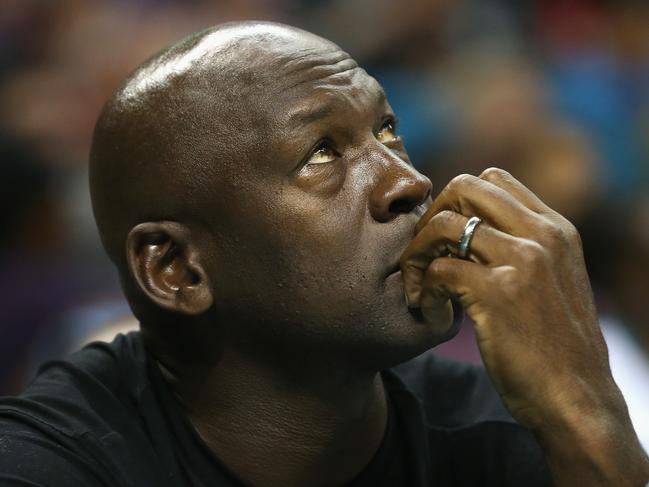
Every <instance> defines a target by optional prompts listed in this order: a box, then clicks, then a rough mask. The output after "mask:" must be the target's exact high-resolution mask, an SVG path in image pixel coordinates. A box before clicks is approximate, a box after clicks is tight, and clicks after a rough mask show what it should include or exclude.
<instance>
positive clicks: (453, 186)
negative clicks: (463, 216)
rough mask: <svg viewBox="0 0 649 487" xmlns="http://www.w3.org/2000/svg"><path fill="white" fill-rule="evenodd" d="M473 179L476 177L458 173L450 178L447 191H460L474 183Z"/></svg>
mask: <svg viewBox="0 0 649 487" xmlns="http://www.w3.org/2000/svg"><path fill="white" fill-rule="evenodd" d="M475 179H476V177H475V176H472V175H471V174H460V175H458V176H455V177H454V178H453V179H451V181H450V182H449V183H448V185H447V188H448V190H449V191H452V192H455V193H458V192H462V191H463V189H464V188H467V187H470V186H471V185H472V184H473V183H474V181H475Z"/></svg>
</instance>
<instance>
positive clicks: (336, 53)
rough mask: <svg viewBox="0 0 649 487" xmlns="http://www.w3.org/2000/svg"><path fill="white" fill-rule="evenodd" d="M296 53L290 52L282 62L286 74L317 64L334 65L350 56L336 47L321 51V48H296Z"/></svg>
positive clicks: (289, 74)
mask: <svg viewBox="0 0 649 487" xmlns="http://www.w3.org/2000/svg"><path fill="white" fill-rule="evenodd" d="M298 53H299V54H296V53H291V57H290V59H287V60H285V61H284V62H283V64H284V66H283V67H284V68H285V70H286V71H285V75H286V76H291V75H294V74H297V73H299V72H300V71H303V70H305V69H310V68H314V67H317V66H328V65H334V64H337V63H339V62H341V61H344V60H345V59H350V58H351V56H350V55H349V54H347V53H346V52H345V51H342V50H341V49H339V48H338V47H334V48H333V49H332V50H330V51H323V50H322V48H304V49H300V50H298Z"/></svg>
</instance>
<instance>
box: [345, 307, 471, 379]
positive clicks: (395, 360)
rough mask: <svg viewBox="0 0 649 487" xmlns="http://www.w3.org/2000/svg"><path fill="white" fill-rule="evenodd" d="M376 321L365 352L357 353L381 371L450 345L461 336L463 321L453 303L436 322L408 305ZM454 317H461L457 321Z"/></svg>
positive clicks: (437, 317)
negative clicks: (441, 344) (459, 333)
mask: <svg viewBox="0 0 649 487" xmlns="http://www.w3.org/2000/svg"><path fill="white" fill-rule="evenodd" d="M383 311H384V314H383V316H381V317H376V320H375V321H374V325H373V326H371V327H370V329H369V330H367V331H368V332H369V334H370V335H371V336H366V337H365V338H366V340H367V341H366V342H365V344H364V347H363V348H364V350H362V351H360V350H359V351H357V353H359V354H361V356H364V357H366V358H367V359H369V362H370V364H371V366H372V368H374V369H377V370H382V369H387V368H390V367H394V366H395V365H398V364H400V363H403V362H407V361H408V360H411V359H413V358H415V357H417V356H419V355H421V354H422V353H424V352H426V351H427V350H430V349H432V348H434V347H435V346H437V345H439V344H440V343H443V342H446V341H448V340H450V339H452V338H453V337H454V336H455V335H457V333H458V331H459V329H460V323H461V318H462V313H461V311H460V312H459V313H454V312H453V307H452V306H451V303H450V302H449V303H448V306H447V307H444V308H443V309H440V312H439V313H438V315H437V316H435V317H434V318H436V319H435V320H434V321H433V320H431V319H430V318H431V316H427V317H426V318H424V316H423V314H422V313H421V311H420V310H418V309H414V310H411V309H408V308H407V307H406V306H405V302H404V303H402V305H400V306H398V307H397V308H396V309H395V308H392V309H390V308H389V307H388V308H384V310H383ZM454 316H455V317H457V318H456V319H454Z"/></svg>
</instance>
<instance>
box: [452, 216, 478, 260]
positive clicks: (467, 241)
mask: <svg viewBox="0 0 649 487" xmlns="http://www.w3.org/2000/svg"><path fill="white" fill-rule="evenodd" d="M480 223H482V218H479V217H477V216H472V217H471V218H469V219H468V221H467V222H466V225H464V231H463V232H462V236H461V237H460V239H459V240H458V243H457V256H458V257H459V258H460V259H465V260H466V259H469V254H470V253H471V239H472V238H473V233H474V232H475V229H476V227H477V226H478V225H479V224H480Z"/></svg>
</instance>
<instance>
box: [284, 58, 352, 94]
mask: <svg viewBox="0 0 649 487" xmlns="http://www.w3.org/2000/svg"><path fill="white" fill-rule="evenodd" d="M355 70H361V71H364V70H362V68H359V67H358V64H356V61H354V60H353V59H351V58H346V59H343V60H341V61H338V62H336V63H332V64H327V65H322V64H319V65H317V66H314V67H312V68H309V69H308V71H309V72H308V75H307V76H306V78H303V79H301V80H300V81H298V82H296V83H293V84H291V85H289V86H287V87H286V88H285V89H286V90H292V89H294V88H297V87H298V86H301V85H304V84H306V83H316V82H322V81H326V82H331V83H332V84H341V83H345V81H349V79H351V78H353V75H354V73H353V72H354V71H355ZM302 71H307V70H306V69H305V70H302Z"/></svg>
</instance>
